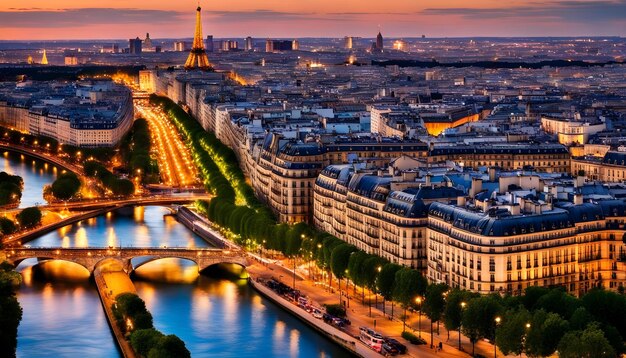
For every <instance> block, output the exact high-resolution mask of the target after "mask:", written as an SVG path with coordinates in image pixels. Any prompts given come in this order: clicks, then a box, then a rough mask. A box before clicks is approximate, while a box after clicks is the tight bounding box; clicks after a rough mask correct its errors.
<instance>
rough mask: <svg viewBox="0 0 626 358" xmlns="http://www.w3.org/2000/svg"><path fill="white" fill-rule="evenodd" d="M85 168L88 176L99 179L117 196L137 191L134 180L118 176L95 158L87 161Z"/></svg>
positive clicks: (128, 194)
mask: <svg viewBox="0 0 626 358" xmlns="http://www.w3.org/2000/svg"><path fill="white" fill-rule="evenodd" d="M83 170H84V171H85V175H86V176H88V177H91V178H96V179H98V180H99V181H100V182H101V183H102V185H103V186H104V187H105V188H106V189H108V190H110V191H111V193H113V195H115V196H130V195H132V194H133V193H134V192H135V184H133V182H132V181H130V180H128V179H121V178H118V177H117V176H116V175H115V174H113V173H111V172H110V171H109V170H108V169H107V168H106V167H105V166H104V165H102V164H100V163H99V162H97V161H95V160H88V161H86V162H85V164H84V165H83Z"/></svg>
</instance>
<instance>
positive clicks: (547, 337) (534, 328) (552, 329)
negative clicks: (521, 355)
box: [525, 310, 569, 357]
mask: <svg viewBox="0 0 626 358" xmlns="http://www.w3.org/2000/svg"><path fill="white" fill-rule="evenodd" d="M568 330H569V324H568V322H567V321H566V320H564V319H563V318H562V317H561V316H559V315H558V314H556V313H548V312H546V311H544V310H537V311H535V312H534V313H533V316H532V319H531V322H530V330H529V331H528V334H527V336H526V342H525V351H526V354H527V355H528V356H529V357H547V356H550V355H552V354H554V351H556V348H557V346H558V344H559V341H560V340H561V338H563V335H564V334H565V332H567V331H568Z"/></svg>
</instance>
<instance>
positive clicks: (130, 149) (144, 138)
mask: <svg viewBox="0 0 626 358" xmlns="http://www.w3.org/2000/svg"><path fill="white" fill-rule="evenodd" d="M151 150H152V139H151V136H150V127H149V125H148V121H147V120H145V119H144V118H139V119H137V120H135V122H134V123H133V127H132V129H131V131H130V132H129V133H128V134H127V135H126V136H125V137H124V139H123V140H122V141H121V143H120V155H121V157H122V159H123V160H124V162H125V163H126V164H127V166H128V168H127V170H128V171H129V172H130V173H132V175H135V174H137V175H139V176H140V177H141V180H142V182H143V183H148V184H150V183H158V181H159V166H158V163H157V161H156V160H155V159H154V158H152V156H151V154H150V151H151Z"/></svg>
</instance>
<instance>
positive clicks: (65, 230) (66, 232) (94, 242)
mask: <svg viewBox="0 0 626 358" xmlns="http://www.w3.org/2000/svg"><path fill="white" fill-rule="evenodd" d="M169 212H170V211H169V210H168V209H167V208H164V207H160V206H146V207H143V206H139V207H135V208H126V209H120V210H118V211H115V212H113V213H110V214H109V213H107V214H106V215H102V216H98V217H95V218H92V219H88V220H84V221H80V222H78V223H76V224H73V225H68V226H65V227H62V228H60V229H58V230H56V231H53V232H50V233H48V234H46V235H43V236H41V237H39V238H37V239H35V240H33V241H31V242H29V245H31V246H33V247H56V246H59V245H61V246H62V247H108V246H120V245H121V246H134V247H157V246H168V247H207V246H209V245H208V244H207V243H206V242H205V241H204V240H202V239H201V238H200V237H198V236H197V235H195V234H194V233H193V232H191V231H190V230H188V229H187V228H185V227H184V226H183V225H181V224H180V223H178V222H177V221H176V219H175V218H174V217H171V216H164V214H167V213H169Z"/></svg>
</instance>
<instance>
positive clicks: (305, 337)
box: [134, 259, 350, 357]
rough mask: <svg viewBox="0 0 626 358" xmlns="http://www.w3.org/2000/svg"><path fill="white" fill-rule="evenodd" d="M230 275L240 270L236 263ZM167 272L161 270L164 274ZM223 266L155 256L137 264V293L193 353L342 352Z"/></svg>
mask: <svg viewBox="0 0 626 358" xmlns="http://www.w3.org/2000/svg"><path fill="white" fill-rule="evenodd" d="M232 269H235V274H234V275H232V274H231V276H229V277H236V276H237V275H240V272H238V271H236V269H237V267H236V266H235V267H230V268H229V270H232ZM166 272H167V274H166ZM225 276H226V275H225V274H224V271H220V270H211V271H209V272H207V273H204V274H202V275H198V274H197V267H196V265H195V264H193V263H191V262H189V261H186V260H179V259H171V260H170V259H168V260H157V261H152V262H150V263H147V264H145V265H143V266H141V267H139V268H138V269H137V270H136V271H135V275H134V282H135V287H136V288H137V293H138V294H139V296H141V297H142V298H143V299H144V300H145V301H146V305H147V306H148V309H149V310H150V311H151V312H152V315H153V317H154V324H155V326H156V327H157V329H159V330H161V331H163V332H165V333H166V334H170V333H173V334H176V335H178V336H179V337H180V338H181V339H182V340H183V341H185V343H186V345H187V348H188V349H189V350H190V351H191V355H192V356H193V357H211V356H213V357H214V356H216V355H217V356H219V357H257V356H259V355H265V356H271V357H344V356H346V357H348V356H350V355H348V354H347V353H346V352H345V351H343V350H342V349H340V348H339V347H337V346H335V345H334V344H333V343H332V342H330V341H328V340H327V339H325V338H324V337H322V336H320V335H319V334H318V333H317V332H314V331H313V330H311V329H310V328H309V327H307V326H305V325H304V324H302V323H301V322H300V321H298V320H297V319H295V318H294V317H292V316H290V315H289V314H287V313H286V312H284V311H283V310H282V309H280V308H279V307H276V306H275V305H274V304H272V303H271V302H269V301H267V300H265V299H263V298H262V297H260V296H259V295H258V294H257V293H256V292H255V291H254V290H253V289H252V288H251V287H249V286H248V285H247V283H246V281H245V280H237V279H232V278H231V279H227V278H225Z"/></svg>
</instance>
